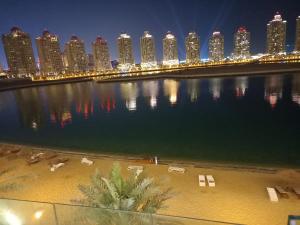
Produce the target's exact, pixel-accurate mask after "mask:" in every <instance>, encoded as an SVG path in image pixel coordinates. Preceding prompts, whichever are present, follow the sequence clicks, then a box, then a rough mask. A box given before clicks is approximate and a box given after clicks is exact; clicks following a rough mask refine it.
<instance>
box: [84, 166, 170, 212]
mask: <svg viewBox="0 0 300 225" xmlns="http://www.w3.org/2000/svg"><path fill="white" fill-rule="evenodd" d="M79 190H80V191H81V192H82V193H83V195H84V196H85V198H84V199H81V200H80V202H81V203H82V204H84V205H88V206H92V207H100V208H109V209H116V210H125V211H136V212H146V213H155V212H156V211H157V210H158V209H160V208H162V207H163V206H164V205H163V203H164V202H165V201H166V200H167V199H169V198H170V197H171V190H170V188H168V189H165V190H162V189H161V187H160V186H159V184H158V183H156V182H155V181H154V179H153V178H149V177H147V176H146V174H145V173H144V172H142V173H140V174H138V175H136V174H134V173H133V174H131V175H130V176H129V177H128V178H127V179H124V178H123V177H122V175H121V168H120V166H119V164H114V165H113V168H112V170H111V172H110V174H109V177H108V178H105V177H103V176H101V175H100V173H99V171H98V170H96V173H95V174H94V175H93V176H92V177H91V184H90V185H79Z"/></svg>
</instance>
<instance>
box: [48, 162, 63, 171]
mask: <svg viewBox="0 0 300 225" xmlns="http://www.w3.org/2000/svg"><path fill="white" fill-rule="evenodd" d="M64 165H65V164H64V163H58V164H54V165H52V167H51V168H50V171H51V172H54V171H55V170H57V169H58V168H60V167H63V166H64Z"/></svg>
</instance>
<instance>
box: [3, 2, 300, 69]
mask: <svg viewBox="0 0 300 225" xmlns="http://www.w3.org/2000/svg"><path fill="white" fill-rule="evenodd" d="M277 11H279V12H280V13H281V14H282V16H283V18H284V19H285V20H287V21H288V25H287V44H288V45H290V46H289V47H288V48H289V49H293V47H294V39H295V24H296V23H295V22H296V21H295V20H296V17H298V16H299V15H300V1H299V0H276V1H275V0H272V1H270V0H218V1H216V0H154V1H150V0H148V1H145V0H114V1H106V0H84V1H83V0H82V1H79V0H48V1H41V0H3V1H1V7H0V33H1V34H3V33H7V32H9V30H10V28H11V27H12V26H19V27H20V28H21V29H22V30H24V31H25V32H28V33H30V35H31V38H32V40H33V47H34V51H35V53H36V46H35V42H34V38H35V37H37V36H38V35H40V34H41V32H42V31H43V30H44V29H45V28H47V29H48V30H49V31H51V32H53V33H56V34H58V35H59V37H60V42H61V47H63V45H64V43H65V42H66V41H67V40H68V39H69V38H70V36H71V35H73V34H76V35H77V36H79V37H80V38H81V39H83V40H84V41H85V46H86V50H87V52H91V42H92V41H93V40H94V39H95V38H96V36H97V35H100V36H103V37H104V38H105V39H107V40H108V42H109V47H110V52H111V56H112V59H115V58H116V57H117V49H116V38H117V37H118V35H119V33H120V32H123V31H126V32H127V33H129V34H130V35H131V37H132V38H133V43H134V53H135V58H136V61H137V62H140V53H139V37H140V36H141V35H142V33H143V31H144V30H149V31H150V32H151V33H152V34H153V35H154V36H155V41H156V49H157V56H158V59H159V60H161V58H162V38H163V36H164V34H165V33H166V32H167V31H168V30H170V31H172V32H173V33H174V34H175V35H176V37H177V40H178V47H179V57H180V59H184V58H185V48H184V37H185V36H186V34H187V33H188V32H189V31H196V32H197V33H198V34H199V35H200V39H201V58H207V42H208V37H209V35H210V34H211V33H212V32H213V31H214V30H220V31H221V32H222V33H223V34H224V36H225V53H226V55H228V54H230V53H231V51H232V47H233V33H234V32H235V30H236V29H237V28H238V27H239V26H241V25H243V26H246V27H247V28H248V30H249V31H250V32H251V41H252V46H251V50H252V53H259V52H264V51H265V43H266V24H267V22H268V21H269V20H271V19H272V18H273V16H274V14H275V13H276V12H277ZM0 62H1V64H2V65H3V66H4V67H5V68H6V67H7V66H6V59H5V57H4V50H3V46H2V42H1V50H0Z"/></svg>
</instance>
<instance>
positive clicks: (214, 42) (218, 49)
mask: <svg viewBox="0 0 300 225" xmlns="http://www.w3.org/2000/svg"><path fill="white" fill-rule="evenodd" d="M209 60H210V61H216V62H218V61H222V60H224V37H223V35H222V34H221V33H220V32H219V31H216V32H213V35H212V36H211V38H210V39H209Z"/></svg>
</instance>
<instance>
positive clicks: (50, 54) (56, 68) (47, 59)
mask: <svg viewBox="0 0 300 225" xmlns="http://www.w3.org/2000/svg"><path fill="white" fill-rule="evenodd" d="M36 45H37V50H38V56H39V63H40V72H41V74H43V75H57V74H60V73H61V72H62V71H63V61H62V58H61V51H60V47H59V40H58V37H57V36H56V35H54V34H51V33H50V32H49V31H44V32H43V34H42V36H41V37H38V38H36Z"/></svg>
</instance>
